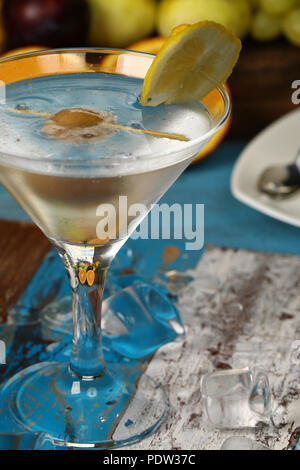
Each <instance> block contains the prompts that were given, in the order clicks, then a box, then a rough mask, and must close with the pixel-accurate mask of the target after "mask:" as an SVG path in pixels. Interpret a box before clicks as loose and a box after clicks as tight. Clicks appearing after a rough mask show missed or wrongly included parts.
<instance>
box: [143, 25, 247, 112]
mask: <svg viewBox="0 0 300 470" xmlns="http://www.w3.org/2000/svg"><path fill="white" fill-rule="evenodd" d="M241 47H242V45H241V41H240V40H239V39H238V38H237V37H236V36H235V35H234V34H232V33H231V32H230V31H229V30H228V29H226V28H225V27H224V26H222V25H220V24H218V23H214V22H211V21H203V22H200V23H196V24H193V25H181V26H179V27H178V26H177V27H176V28H175V30H173V31H172V33H171V36H170V37H169V38H168V39H167V40H166V42H165V44H164V45H163V47H162V48H161V49H160V51H159V52H158V54H157V56H156V57H155V59H154V60H153V62H152V64H151V66H150V68H149V69H148V72H147V74H146V76H145V79H144V84H143V90H142V95H141V99H140V102H141V104H143V105H145V106H157V105H159V104H161V103H165V104H175V103H183V102H187V101H192V100H198V99H199V100H200V99H202V98H203V97H204V96H206V95H207V94H208V93H209V92H210V91H212V90H213V89H214V88H215V87H216V86H217V85H218V84H221V83H223V82H225V81H226V80H227V78H228V77H229V75H230V74H231V72H232V70H233V67H234V66H235V64H236V62H237V60H238V57H239V53H240V50H241Z"/></svg>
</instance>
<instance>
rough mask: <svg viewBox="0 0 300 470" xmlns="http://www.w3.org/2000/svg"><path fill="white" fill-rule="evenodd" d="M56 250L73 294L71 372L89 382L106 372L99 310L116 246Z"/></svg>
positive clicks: (63, 245)
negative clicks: (65, 270)
mask: <svg viewBox="0 0 300 470" xmlns="http://www.w3.org/2000/svg"><path fill="white" fill-rule="evenodd" d="M117 245H118V243H117ZM56 247H57V249H58V253H59V255H60V257H61V258H62V260H63V262H64V265H65V267H66V269H67V273H68V276H69V281H70V286H71V293H72V307H73V333H74V335H73V347H72V354H71V360H70V370H71V372H72V373H73V374H75V375H76V376H77V377H79V378H81V379H86V380H92V379H94V378H97V377H100V376H102V375H104V373H105V363H104V358H103V351H102V334H101V308H102V300H103V291H104V284H105V280H106V276H107V271H108V268H109V266H110V264H111V261H112V260H113V258H114V256H115V253H116V251H118V248H119V247H115V248H117V249H109V248H107V247H104V246H85V245H70V244H59V246H57V243H56ZM110 248H111V247H110Z"/></svg>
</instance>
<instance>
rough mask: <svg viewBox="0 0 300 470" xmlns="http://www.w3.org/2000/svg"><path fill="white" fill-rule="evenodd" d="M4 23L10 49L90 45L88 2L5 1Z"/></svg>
mask: <svg viewBox="0 0 300 470" xmlns="http://www.w3.org/2000/svg"><path fill="white" fill-rule="evenodd" d="M3 20H4V24H5V29H6V47H7V49H13V48H16V47H23V46H27V45H32V44H45V45H46V46H49V47H69V46H80V45H84V44H85V42H86V37H87V32H88V26H89V10H88V4H87V2H86V0H42V1H41V0H4V1H3Z"/></svg>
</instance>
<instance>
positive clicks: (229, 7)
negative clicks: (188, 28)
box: [157, 0, 251, 37]
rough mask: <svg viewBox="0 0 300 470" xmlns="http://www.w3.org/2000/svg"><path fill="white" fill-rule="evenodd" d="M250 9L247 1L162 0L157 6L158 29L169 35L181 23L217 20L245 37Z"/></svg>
mask: <svg viewBox="0 0 300 470" xmlns="http://www.w3.org/2000/svg"><path fill="white" fill-rule="evenodd" d="M250 18H251V14H250V6H249V4H248V2H247V1H246V0H162V2H161V3H160V4H158V13H157V29H158V32H159V34H160V35H162V36H169V34H170V33H171V31H172V29H173V28H175V26H178V25H179V24H183V23H187V24H192V23H197V22H198V21H205V20H209V21H215V22H216V23H220V24H222V25H224V26H226V27H227V28H228V29H230V30H231V31H232V32H233V33H234V34H236V35H237V36H239V37H243V36H244V35H245V34H246V33H247V31H248V28H249V25H250Z"/></svg>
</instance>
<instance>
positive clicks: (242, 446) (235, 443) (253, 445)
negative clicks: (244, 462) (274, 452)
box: [220, 436, 271, 450]
mask: <svg viewBox="0 0 300 470" xmlns="http://www.w3.org/2000/svg"><path fill="white" fill-rule="evenodd" d="M220 450H271V449H269V447H267V446H264V445H263V444H261V443H260V442H257V441H254V440H253V439H248V437H243V436H232V437H228V439H226V440H225V441H224V442H223V444H222V446H221V448H220Z"/></svg>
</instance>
